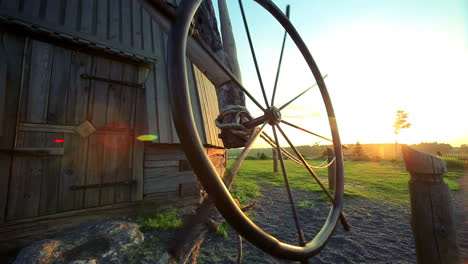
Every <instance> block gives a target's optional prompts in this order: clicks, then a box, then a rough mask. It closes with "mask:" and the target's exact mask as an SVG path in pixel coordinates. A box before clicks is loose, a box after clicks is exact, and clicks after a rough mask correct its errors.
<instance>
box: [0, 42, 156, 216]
mask: <svg viewBox="0 0 468 264" xmlns="http://www.w3.org/2000/svg"><path fill="white" fill-rule="evenodd" d="M4 44H5V45H6V46H7V47H8V48H9V49H10V50H11V54H9V55H8V62H9V66H8V73H7V80H8V81H7V90H6V92H7V96H8V99H9V100H8V101H9V102H8V106H9V107H8V108H6V109H7V110H6V111H7V113H6V115H5V116H6V119H5V121H4V123H3V126H4V127H5V129H4V132H5V136H4V137H0V145H1V151H0V153H1V155H2V159H1V163H0V170H1V172H2V177H0V178H1V181H2V182H1V189H0V196H1V199H0V209H1V211H0V217H1V218H0V220H2V221H1V222H3V221H5V220H6V221H11V220H16V219H24V218H30V217H37V216H42V215H49V214H54V213H57V212H63V211H69V210H77V209H82V208H89V207H96V206H103V205H108V204H114V203H122V202H129V201H131V200H141V199H142V194H143V192H142V177H143V176H142V174H143V173H142V167H143V145H142V143H141V142H139V141H137V140H135V137H136V136H137V135H139V134H143V133H144V132H145V130H147V129H146V124H145V123H146V115H145V113H146V111H144V109H145V94H144V89H141V88H136V87H131V86H126V85H119V84H115V83H109V82H105V81H100V80H90V79H85V78H83V74H87V75H93V76H97V77H100V78H112V79H114V80H121V81H127V82H132V83H133V82H136V80H137V79H138V78H139V76H138V74H139V71H138V67H137V66H136V65H134V64H132V63H131V62H126V61H121V60H114V59H109V58H106V57H101V56H98V55H90V54H86V53H82V52H80V51H76V50H70V49H66V48H64V47H61V46H57V45H52V44H49V43H45V42H42V41H38V40H34V39H30V38H24V37H20V36H18V35H16V34H12V33H5V36H4ZM150 74H151V75H153V77H152V78H154V72H152V73H150ZM83 126H89V127H93V128H92V129H93V130H95V131H90V133H86V131H85V130H84V128H83ZM80 133H81V134H80ZM32 150H34V151H32ZM139 178H140V179H139ZM132 179H133V180H136V183H134V184H120V185H109V186H105V187H94V188H78V189H71V188H72V186H82V185H90V184H110V183H115V182H131V181H132Z"/></svg>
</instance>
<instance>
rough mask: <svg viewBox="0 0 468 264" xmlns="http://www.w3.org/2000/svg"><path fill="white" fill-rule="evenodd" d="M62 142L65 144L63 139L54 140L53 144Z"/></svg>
mask: <svg viewBox="0 0 468 264" xmlns="http://www.w3.org/2000/svg"><path fill="white" fill-rule="evenodd" d="M63 142H65V139H61V138H56V139H54V143H63Z"/></svg>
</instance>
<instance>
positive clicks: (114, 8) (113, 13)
mask: <svg viewBox="0 0 468 264" xmlns="http://www.w3.org/2000/svg"><path fill="white" fill-rule="evenodd" d="M109 4H110V7H109V11H110V14H109V36H108V40H110V41H112V42H120V39H121V35H120V31H121V28H122V24H121V21H120V1H115V0H114V1H110V2H109Z"/></svg>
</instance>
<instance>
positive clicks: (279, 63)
mask: <svg viewBox="0 0 468 264" xmlns="http://www.w3.org/2000/svg"><path fill="white" fill-rule="evenodd" d="M286 17H287V18H288V19H289V5H287V6H286ZM287 36H288V32H287V31H286V30H284V36H283V44H282V45H281V53H280V57H279V62H278V68H277V70H276V77H275V85H274V87H273V95H272V96H271V105H275V95H276V86H277V85H278V79H279V73H280V70H281V62H282V61H283V53H284V45H285V44H286V37H287Z"/></svg>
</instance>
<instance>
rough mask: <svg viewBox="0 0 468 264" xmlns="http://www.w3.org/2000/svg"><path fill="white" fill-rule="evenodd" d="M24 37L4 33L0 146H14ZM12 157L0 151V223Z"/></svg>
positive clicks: (5, 199) (2, 218) (4, 214)
mask: <svg viewBox="0 0 468 264" xmlns="http://www.w3.org/2000/svg"><path fill="white" fill-rule="evenodd" d="M24 43H25V39H24V37H20V36H17V35H13V34H10V33H5V34H4V35H3V45H4V47H5V49H6V50H7V51H8V54H7V56H8V60H7V74H6V83H5V84H6V90H5V98H8V100H5V104H4V105H3V106H1V107H3V108H4V110H5V112H4V120H3V121H4V122H3V129H2V130H3V131H2V136H1V137H0V148H2V149H11V148H13V147H14V142H15V134H16V118H17V114H18V101H19V96H20V95H19V93H20V92H19V91H20V87H21V76H22V67H23V60H24V56H23V55H24V49H25V47H24V45H25V44H24ZM12 162H13V157H12V155H11V154H7V153H0V175H1V176H0V223H3V222H4V221H5V216H6V207H7V197H8V186H9V185H10V184H9V182H10V177H11V175H10V169H11V166H12Z"/></svg>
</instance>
